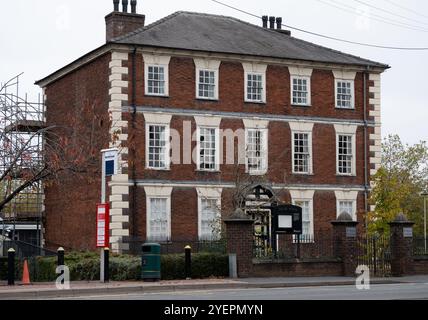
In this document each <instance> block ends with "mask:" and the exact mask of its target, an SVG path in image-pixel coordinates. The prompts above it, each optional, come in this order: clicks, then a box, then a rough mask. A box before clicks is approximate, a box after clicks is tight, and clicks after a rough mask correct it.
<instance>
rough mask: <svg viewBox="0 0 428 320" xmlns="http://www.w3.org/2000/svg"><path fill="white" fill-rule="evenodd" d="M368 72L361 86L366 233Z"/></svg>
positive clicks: (368, 67)
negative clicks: (362, 87) (362, 88)
mask: <svg viewBox="0 0 428 320" xmlns="http://www.w3.org/2000/svg"><path fill="white" fill-rule="evenodd" d="M368 70H370V66H367V67H366V71H364V72H363V82H364V84H363V86H364V90H363V99H364V102H363V105H364V211H365V222H364V224H365V229H366V232H367V231H368V217H367V215H368V212H369V210H368V197H369V189H370V187H369V185H368V181H369V179H368V172H367V170H368V165H369V164H368V161H367V156H368V152H367V147H368V143H367V128H368V121H367V90H368V87H367V76H368V74H369V73H368V72H367V71H368Z"/></svg>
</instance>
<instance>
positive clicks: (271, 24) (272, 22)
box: [269, 16, 275, 29]
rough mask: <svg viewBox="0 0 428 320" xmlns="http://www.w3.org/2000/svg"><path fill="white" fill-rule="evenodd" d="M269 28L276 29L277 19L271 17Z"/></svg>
mask: <svg viewBox="0 0 428 320" xmlns="http://www.w3.org/2000/svg"><path fill="white" fill-rule="evenodd" d="M269 28H270V29H275V17H272V16H271V17H269Z"/></svg>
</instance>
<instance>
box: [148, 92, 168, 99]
mask: <svg viewBox="0 0 428 320" xmlns="http://www.w3.org/2000/svg"><path fill="white" fill-rule="evenodd" d="M144 96H145V97H150V98H169V95H162V94H150V93H146V94H145V95H144Z"/></svg>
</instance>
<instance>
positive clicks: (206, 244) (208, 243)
mask: <svg viewBox="0 0 428 320" xmlns="http://www.w3.org/2000/svg"><path fill="white" fill-rule="evenodd" d="M128 243H129V249H130V252H131V253H132V254H135V255H139V254H141V246H142V245H143V244H144V243H159V244H160V245H161V254H176V253H184V247H186V246H188V245H189V246H190V247H191V248H192V253H202V252H209V253H223V254H225V253H226V252H227V250H226V241H225V240H160V241H159V240H158V241H156V240H154V239H152V240H141V239H135V240H130V241H128Z"/></svg>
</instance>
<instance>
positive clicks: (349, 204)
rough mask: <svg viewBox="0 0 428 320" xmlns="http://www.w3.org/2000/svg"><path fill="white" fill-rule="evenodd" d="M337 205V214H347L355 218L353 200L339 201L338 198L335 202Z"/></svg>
mask: <svg viewBox="0 0 428 320" xmlns="http://www.w3.org/2000/svg"><path fill="white" fill-rule="evenodd" d="M337 206H338V215H341V214H342V213H344V212H345V213H347V214H349V215H350V216H351V217H352V219H353V220H354V221H356V220H357V217H356V212H355V201H341V200H339V201H338V202H337Z"/></svg>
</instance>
